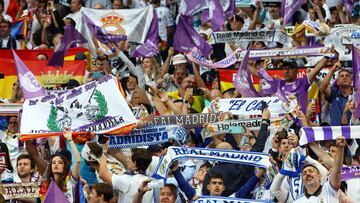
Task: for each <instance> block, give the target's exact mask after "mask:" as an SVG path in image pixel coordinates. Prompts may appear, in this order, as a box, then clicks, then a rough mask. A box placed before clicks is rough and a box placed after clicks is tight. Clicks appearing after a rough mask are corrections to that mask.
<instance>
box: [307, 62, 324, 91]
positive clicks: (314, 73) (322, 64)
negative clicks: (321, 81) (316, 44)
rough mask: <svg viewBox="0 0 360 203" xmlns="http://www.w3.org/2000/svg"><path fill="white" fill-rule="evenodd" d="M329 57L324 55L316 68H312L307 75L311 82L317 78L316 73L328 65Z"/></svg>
mask: <svg viewBox="0 0 360 203" xmlns="http://www.w3.org/2000/svg"><path fill="white" fill-rule="evenodd" d="M327 61H328V59H327V58H326V57H323V58H322V59H321V60H320V61H319V62H318V63H317V64H316V66H315V68H314V69H312V70H311V71H310V72H309V73H308V74H307V77H308V79H309V82H310V84H311V83H312V82H313V81H314V79H315V78H316V75H317V74H318V73H319V72H320V70H321V69H323V68H324V66H325V65H326V63H327Z"/></svg>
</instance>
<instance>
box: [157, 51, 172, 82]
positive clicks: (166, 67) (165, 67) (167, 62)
mask: <svg viewBox="0 0 360 203" xmlns="http://www.w3.org/2000/svg"><path fill="white" fill-rule="evenodd" d="M172 56H174V48H173V47H170V48H169V51H168V56H167V58H166V60H165V62H164V64H163V65H162V67H161V73H160V77H159V78H163V77H164V75H165V74H166V73H168V72H169V67H170V61H171V57H172Z"/></svg>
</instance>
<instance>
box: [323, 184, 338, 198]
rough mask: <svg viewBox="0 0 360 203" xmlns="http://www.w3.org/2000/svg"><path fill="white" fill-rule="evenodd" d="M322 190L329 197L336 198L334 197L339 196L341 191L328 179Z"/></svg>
mask: <svg viewBox="0 0 360 203" xmlns="http://www.w3.org/2000/svg"><path fill="white" fill-rule="evenodd" d="M322 190H323V192H324V193H325V195H326V196H328V197H329V198H334V199H338V198H339V191H336V190H334V188H333V187H332V186H331V184H330V182H329V181H326V183H325V184H324V186H323V189H322Z"/></svg>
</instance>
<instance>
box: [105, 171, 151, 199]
mask: <svg viewBox="0 0 360 203" xmlns="http://www.w3.org/2000/svg"><path fill="white" fill-rule="evenodd" d="M146 179H148V177H147V176H144V175H142V174H136V175H133V176H130V175H126V174H123V175H121V176H119V175H113V176H112V180H111V182H112V186H113V188H114V190H118V191H119V197H118V200H117V202H118V203H125V202H132V201H133V199H134V195H135V194H136V193H137V192H138V188H139V187H140V184H141V183H142V182H143V181H144V180H146ZM153 199H154V197H153V192H152V191H149V192H146V193H145V195H144V197H143V200H142V202H143V203H148V202H152V201H153Z"/></svg>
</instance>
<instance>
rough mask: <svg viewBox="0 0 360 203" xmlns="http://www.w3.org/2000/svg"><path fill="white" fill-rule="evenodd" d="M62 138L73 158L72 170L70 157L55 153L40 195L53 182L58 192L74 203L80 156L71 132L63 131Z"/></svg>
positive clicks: (62, 153)
mask: <svg viewBox="0 0 360 203" xmlns="http://www.w3.org/2000/svg"><path fill="white" fill-rule="evenodd" d="M64 137H65V139H66V140H67V141H68V142H69V144H70V148H71V151H72V154H73V157H74V160H73V161H74V164H73V168H72V170H71V171H70V165H71V156H67V154H66V153H64V152H59V151H58V152H55V154H53V155H52V156H51V158H50V161H49V163H48V167H47V170H46V173H45V181H44V182H43V184H42V186H41V191H40V193H41V194H42V195H45V193H46V191H47V188H49V186H50V183H51V181H52V180H53V181H55V183H56V185H57V186H58V187H59V188H60V190H62V191H63V192H64V195H65V197H66V198H67V199H68V200H69V202H70V203H72V202H74V197H75V188H76V183H77V181H78V179H79V176H80V154H79V152H78V150H77V148H76V146H75V143H74V141H73V140H72V132H71V131H65V132H64ZM63 151H64V150H63ZM65 151H66V150H65ZM70 155H71V154H70Z"/></svg>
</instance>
